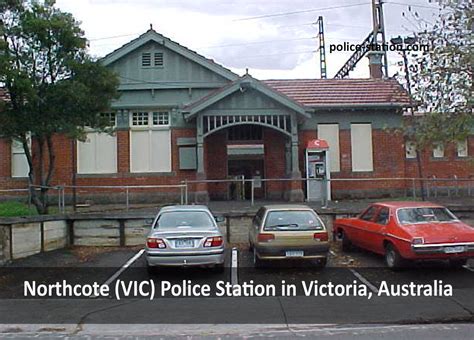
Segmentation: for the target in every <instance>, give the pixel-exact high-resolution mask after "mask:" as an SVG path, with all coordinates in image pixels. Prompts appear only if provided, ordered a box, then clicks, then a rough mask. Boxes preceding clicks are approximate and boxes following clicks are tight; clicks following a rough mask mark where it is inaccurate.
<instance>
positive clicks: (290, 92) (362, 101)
mask: <svg viewBox="0 0 474 340" xmlns="http://www.w3.org/2000/svg"><path fill="white" fill-rule="evenodd" d="M263 82H264V83H265V84H267V85H268V86H270V87H271V88H273V89H275V90H277V91H279V92H281V93H283V94H285V95H287V96H288V97H290V98H292V99H293V100H295V101H297V102H298V103H300V104H301V105H305V106H309V107H312V108H318V107H321V108H325V107H328V108H329V107H331V108H332V107H334V108H337V107H342V108H343V107H371V106H380V107H383V106H387V107H394V106H398V107H405V106H412V105H413V104H414V102H413V100H412V99H411V98H410V95H409V94H408V93H407V91H406V90H405V89H403V87H402V86H401V85H400V83H398V81H397V80H395V79H282V80H264V81H263Z"/></svg>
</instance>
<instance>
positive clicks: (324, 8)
mask: <svg viewBox="0 0 474 340" xmlns="http://www.w3.org/2000/svg"><path fill="white" fill-rule="evenodd" d="M369 4H370V3H368V2H361V3H357V4H351V5H341V6H332V7H322V8H313V9H305V10H301V11H293V12H282V13H275V14H266V15H259V16H255V17H247V18H242V19H235V20H233V21H247V20H257V19H264V18H273V17H281V16H286V15H294V14H301V13H311V12H321V11H330V10H333V9H340V8H348V7H356V6H361V5H369Z"/></svg>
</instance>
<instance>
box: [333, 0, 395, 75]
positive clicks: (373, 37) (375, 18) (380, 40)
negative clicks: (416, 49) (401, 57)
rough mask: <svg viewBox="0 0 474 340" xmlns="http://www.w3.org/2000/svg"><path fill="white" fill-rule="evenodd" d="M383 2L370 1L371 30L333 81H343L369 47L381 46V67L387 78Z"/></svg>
mask: <svg viewBox="0 0 474 340" xmlns="http://www.w3.org/2000/svg"><path fill="white" fill-rule="evenodd" d="M382 4H383V0H372V30H371V31H370V33H369V34H368V35H367V37H366V38H365V39H364V40H363V41H362V42H361V43H360V44H359V45H360V46H361V48H360V49H359V50H357V51H355V52H354V53H353V54H352V55H351V56H350V57H349V59H348V60H347V61H346V63H345V64H344V65H343V66H342V67H341V68H340V69H339V71H337V73H336V75H335V76H334V79H343V78H345V77H347V76H348V75H349V72H350V71H352V70H353V69H354V68H355V67H356V65H357V63H358V62H359V61H360V60H361V59H362V57H363V56H364V55H366V54H367V53H368V52H369V51H370V50H371V49H370V47H371V45H376V44H377V45H382V48H383V50H382V51H381V52H383V65H384V75H385V77H388V60H387V51H386V49H385V48H384V47H385V46H386V43H387V42H386V40H385V25H384V20H383V9H382Z"/></svg>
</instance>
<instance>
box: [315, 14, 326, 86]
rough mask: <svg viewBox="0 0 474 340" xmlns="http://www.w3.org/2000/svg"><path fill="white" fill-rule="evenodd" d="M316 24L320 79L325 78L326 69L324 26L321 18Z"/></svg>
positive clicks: (320, 17)
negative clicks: (317, 29)
mask: <svg viewBox="0 0 474 340" xmlns="http://www.w3.org/2000/svg"><path fill="white" fill-rule="evenodd" d="M317 24H318V26H319V32H318V38H319V67H320V72H321V79H326V78H327V69H326V66H327V65H326V44H325V42H324V24H323V17H322V16H319V17H318V21H317Z"/></svg>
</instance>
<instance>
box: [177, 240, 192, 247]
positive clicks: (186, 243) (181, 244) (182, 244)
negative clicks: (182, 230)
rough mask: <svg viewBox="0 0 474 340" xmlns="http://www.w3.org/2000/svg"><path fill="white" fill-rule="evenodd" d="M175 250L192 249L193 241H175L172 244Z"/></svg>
mask: <svg viewBox="0 0 474 340" xmlns="http://www.w3.org/2000/svg"><path fill="white" fill-rule="evenodd" d="M174 245H175V247H176V248H192V247H194V241H193V240H176V241H175V243H174Z"/></svg>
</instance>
